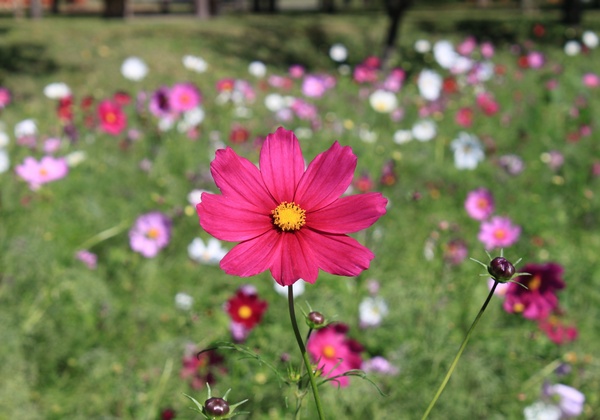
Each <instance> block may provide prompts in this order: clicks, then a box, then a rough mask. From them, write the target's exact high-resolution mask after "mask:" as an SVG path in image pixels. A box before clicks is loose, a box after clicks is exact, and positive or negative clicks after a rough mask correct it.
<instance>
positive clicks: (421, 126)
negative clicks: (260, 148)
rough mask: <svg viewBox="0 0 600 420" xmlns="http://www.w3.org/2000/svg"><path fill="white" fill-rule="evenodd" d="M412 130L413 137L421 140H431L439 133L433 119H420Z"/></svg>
mask: <svg viewBox="0 0 600 420" xmlns="http://www.w3.org/2000/svg"><path fill="white" fill-rule="evenodd" d="M411 132H412V136H413V138H415V139H417V140H419V141H429V140H431V139H433V138H434V137H435V136H436V135H437V126H436V124H435V122H434V121H433V120H430V119H424V120H419V121H417V122H416V123H415V124H414V125H413V127H412V130H411Z"/></svg>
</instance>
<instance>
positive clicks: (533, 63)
mask: <svg viewBox="0 0 600 420" xmlns="http://www.w3.org/2000/svg"><path fill="white" fill-rule="evenodd" d="M545 62H546V59H545V58H544V54H542V53H541V52H539V51H531V52H530V53H529V54H527V64H529V67H530V68H532V69H539V68H541V67H543V66H544V63H545Z"/></svg>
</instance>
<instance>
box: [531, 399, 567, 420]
mask: <svg viewBox="0 0 600 420" xmlns="http://www.w3.org/2000/svg"><path fill="white" fill-rule="evenodd" d="M523 415H524V416H525V420H560V418H561V416H562V412H561V411H560V408H558V407H557V406H556V405H554V404H549V403H546V402H543V401H537V402H535V403H533V404H531V405H530V406H527V407H525V409H524V410H523Z"/></svg>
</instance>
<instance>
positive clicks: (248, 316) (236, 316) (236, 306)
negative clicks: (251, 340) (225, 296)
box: [225, 287, 269, 329]
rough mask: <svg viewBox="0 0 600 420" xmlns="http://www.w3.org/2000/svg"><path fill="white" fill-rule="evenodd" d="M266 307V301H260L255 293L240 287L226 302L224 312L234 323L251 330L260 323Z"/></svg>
mask: <svg viewBox="0 0 600 420" xmlns="http://www.w3.org/2000/svg"><path fill="white" fill-rule="evenodd" d="M268 306H269V305H268V303H267V301H265V300H260V299H259V297H258V294H256V292H255V291H253V290H252V289H250V290H249V289H248V288H245V287H241V288H239V289H238V291H237V292H236V294H235V296H233V297H232V298H231V299H229V300H228V301H227V303H226V304H225V310H226V311H227V313H228V314H229V316H231V319H232V320H233V321H234V322H237V323H238V324H242V325H243V326H244V327H245V328H247V329H252V328H254V327H255V326H256V325H258V324H259V323H260V321H261V320H262V317H263V314H264V313H265V311H266V310H267V307H268Z"/></svg>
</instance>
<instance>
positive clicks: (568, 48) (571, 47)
mask: <svg viewBox="0 0 600 420" xmlns="http://www.w3.org/2000/svg"><path fill="white" fill-rule="evenodd" d="M580 52H581V45H580V44H579V42H577V41H575V40H574V39H572V40H571V41H567V42H566V43H565V54H567V55H569V56H571V57H572V56H574V55H577V54H579V53H580Z"/></svg>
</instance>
